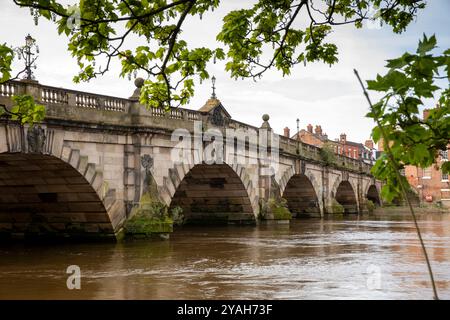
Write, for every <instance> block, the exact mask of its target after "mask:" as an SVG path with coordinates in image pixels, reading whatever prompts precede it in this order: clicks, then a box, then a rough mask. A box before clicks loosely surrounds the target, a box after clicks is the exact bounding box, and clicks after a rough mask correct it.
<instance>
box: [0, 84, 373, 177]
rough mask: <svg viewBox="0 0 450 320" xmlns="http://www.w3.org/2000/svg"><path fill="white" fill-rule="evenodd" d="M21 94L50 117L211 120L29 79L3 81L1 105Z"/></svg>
mask: <svg viewBox="0 0 450 320" xmlns="http://www.w3.org/2000/svg"><path fill="white" fill-rule="evenodd" d="M18 94H30V95H32V96H33V97H34V98H35V99H36V101H38V102H39V103H41V104H43V105H45V106H46V108H47V118H48V119H55V120H65V121H81V122H89V123H101V124H105V125H113V126H114V125H120V126H132V127H139V128H156V129H165V130H169V131H171V130H174V129H177V128H185V129H187V130H189V131H193V129H194V121H202V122H203V123H204V125H206V123H207V122H208V115H207V114H205V113H204V112H200V111H196V110H190V109H185V108H172V109H170V110H169V111H165V110H163V109H158V108H150V109H147V108H144V107H143V106H142V105H140V104H139V103H138V102H137V101H136V99H132V98H130V99H125V98H118V97H112V96H107V95H101V94H94V93H87V92H82V91H76V90H71V89H64V88H57V87H52V86H47V85H41V84H39V83H38V82H36V81H27V80H22V81H9V82H7V83H4V84H0V104H4V105H6V106H7V107H11V105H12V100H11V97H12V96H14V95H18ZM80 111H82V112H80ZM167 120H170V121H167ZM204 127H207V126H204ZM226 128H231V129H244V130H255V131H258V129H259V128H258V127H255V126H252V125H249V124H246V123H243V122H240V121H237V120H234V119H229V120H228V121H227V122H226ZM277 136H278V137H279V148H280V152H281V153H284V154H287V155H291V156H296V157H297V156H298V157H301V158H304V159H307V160H313V161H318V162H323V160H322V156H321V154H320V150H321V149H320V148H318V147H316V146H312V145H309V144H305V143H302V142H301V141H298V140H295V139H291V138H289V137H285V136H283V135H277ZM332 165H334V166H335V167H338V168H343V169H347V170H352V171H355V172H361V173H365V174H370V169H371V166H370V165H369V164H366V163H364V162H362V161H359V160H356V159H353V158H349V157H346V156H342V155H336V157H335V161H334V163H332Z"/></svg>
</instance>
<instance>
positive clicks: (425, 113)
mask: <svg viewBox="0 0 450 320" xmlns="http://www.w3.org/2000/svg"><path fill="white" fill-rule="evenodd" d="M429 115H430V109H425V110H423V120H427V118H428V116H429Z"/></svg>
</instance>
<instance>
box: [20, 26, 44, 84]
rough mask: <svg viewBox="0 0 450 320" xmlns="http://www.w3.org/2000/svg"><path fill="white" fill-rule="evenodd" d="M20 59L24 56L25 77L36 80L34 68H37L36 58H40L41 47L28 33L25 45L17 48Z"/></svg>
mask: <svg viewBox="0 0 450 320" xmlns="http://www.w3.org/2000/svg"><path fill="white" fill-rule="evenodd" d="M14 51H15V52H16V53H17V55H18V57H19V60H21V59H22V58H23V59H24V60H25V77H24V79H26V80H34V75H33V71H32V69H36V64H35V62H36V59H37V58H38V55H37V54H38V53H39V47H38V46H37V44H36V40H35V39H34V38H33V37H32V36H31V35H30V34H28V35H27V36H26V37H25V45H24V46H22V47H18V48H15V49H14Z"/></svg>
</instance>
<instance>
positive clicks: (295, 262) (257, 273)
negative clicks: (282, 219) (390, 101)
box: [0, 214, 450, 299]
mask: <svg viewBox="0 0 450 320" xmlns="http://www.w3.org/2000/svg"><path fill="white" fill-rule="evenodd" d="M420 226H421V229H422V232H423V236H424V239H425V241H426V244H427V248H428V251H429V255H430V258H431V260H432V266H433V270H434V272H435V279H436V280H437V286H438V289H439V293H440V297H441V298H445V299H450V215H449V214H429V215H426V216H421V218H420ZM69 265H78V266H79V267H80V269H81V290H68V289H67V286H66V280H67V277H68V276H69V275H68V274H66V270H67V267H68V266H69ZM23 298H27V299H431V298H432V291H431V287H430V283H429V278H428V274H427V269H426V265H425V263H424V259H423V256H422V253H421V249H420V245H419V242H418V240H417V235H416V232H415V229H414V227H413V223H412V222H411V221H410V220H409V219H407V216H403V217H399V216H396V217H395V216H387V215H385V216H376V217H365V216H362V217H356V216H353V217H347V218H343V219H336V218H334V219H324V220H320V219H306V220H295V221H292V222H291V224H290V225H270V226H268V225H261V226H257V227H251V226H246V227H238V226H227V227H208V226H201V227H184V228H182V229H179V230H176V231H175V232H174V233H173V234H172V235H171V239H170V240H169V241H135V242H127V243H122V244H112V243H94V244H76V245H74V244H52V245H49V244H46V245H23V244H21V245H7V246H6V245H3V246H0V299H23Z"/></svg>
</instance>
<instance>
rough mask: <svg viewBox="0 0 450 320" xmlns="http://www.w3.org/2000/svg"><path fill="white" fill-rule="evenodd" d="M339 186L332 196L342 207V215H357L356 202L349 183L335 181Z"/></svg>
mask: <svg viewBox="0 0 450 320" xmlns="http://www.w3.org/2000/svg"><path fill="white" fill-rule="evenodd" d="M337 182H339V184H338V185H337V188H336V189H333V190H335V191H334V192H333V193H332V195H334V199H335V200H336V201H337V202H338V203H339V204H341V205H342V206H343V207H344V213H358V200H357V197H356V193H355V191H354V188H353V186H352V184H351V183H350V182H349V181H346V180H341V181H337Z"/></svg>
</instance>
